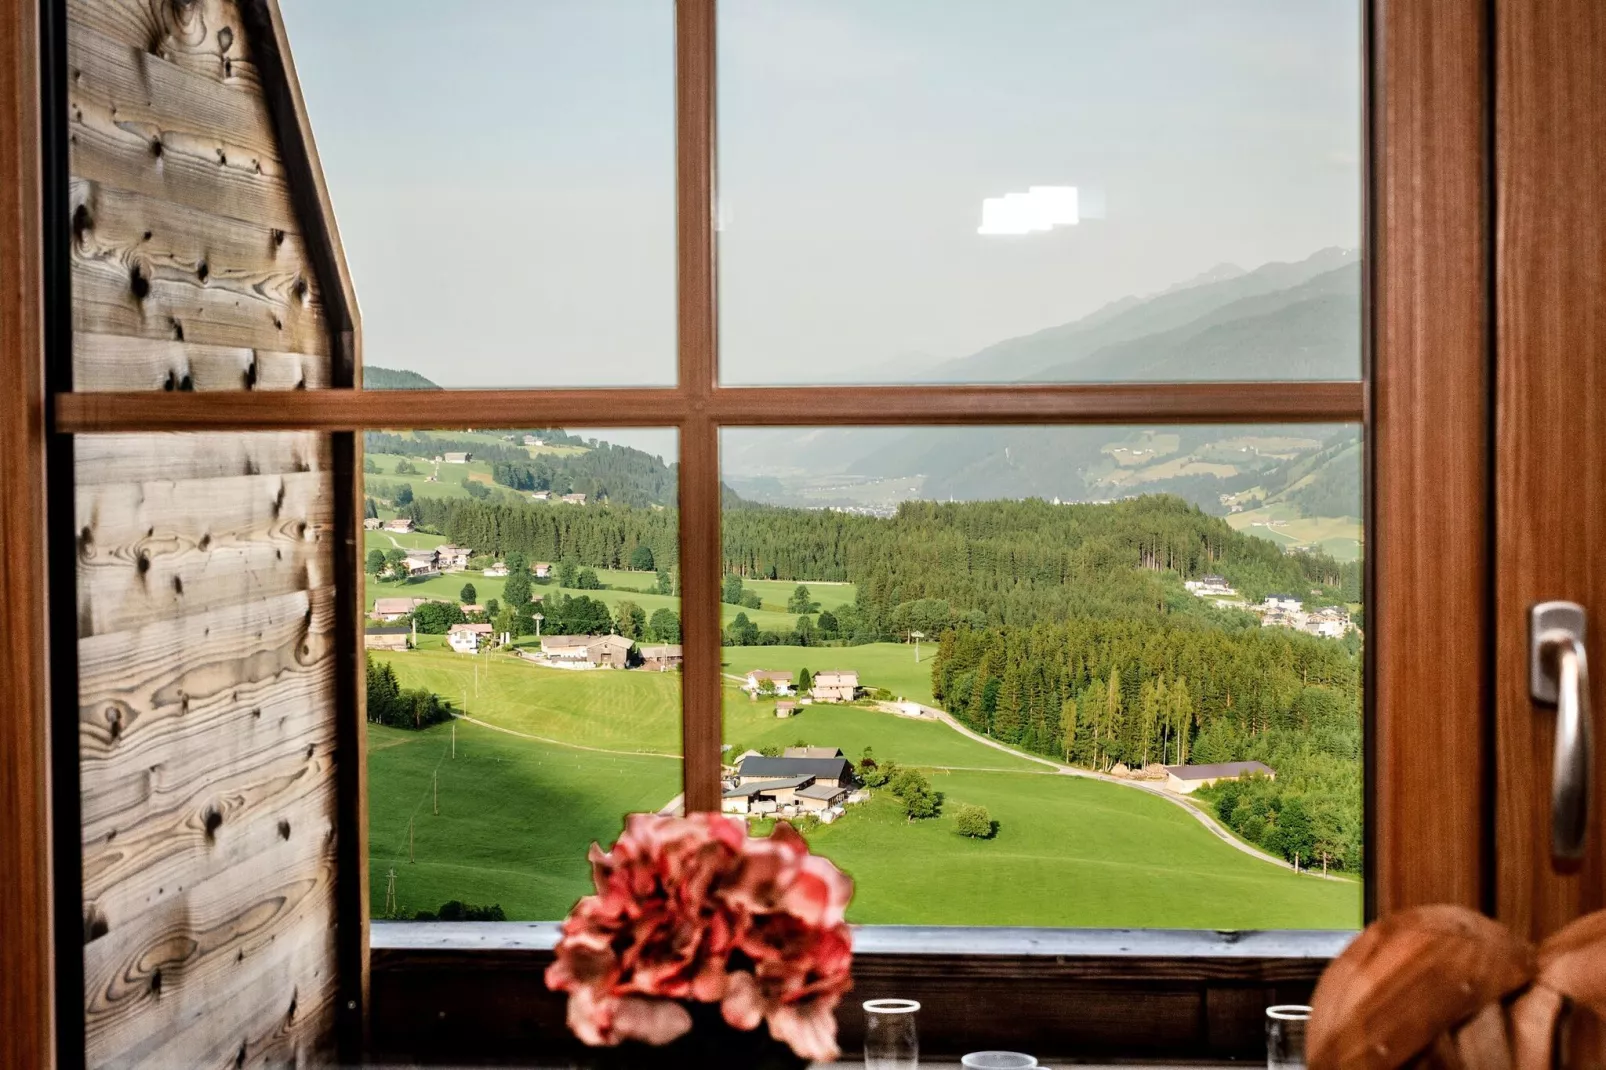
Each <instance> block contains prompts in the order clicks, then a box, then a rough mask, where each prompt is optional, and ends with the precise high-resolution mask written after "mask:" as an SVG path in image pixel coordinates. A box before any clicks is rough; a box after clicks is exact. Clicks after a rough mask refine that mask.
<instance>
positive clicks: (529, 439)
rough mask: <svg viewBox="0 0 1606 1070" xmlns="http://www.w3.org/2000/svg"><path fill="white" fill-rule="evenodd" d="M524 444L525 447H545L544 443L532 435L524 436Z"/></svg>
mask: <svg viewBox="0 0 1606 1070" xmlns="http://www.w3.org/2000/svg"><path fill="white" fill-rule="evenodd" d="M524 444H525V445H526V446H544V445H546V443H544V442H542V441H541V440H540V439H538V438H536V437H535V436H534V435H525V436H524Z"/></svg>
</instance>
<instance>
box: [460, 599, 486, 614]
mask: <svg viewBox="0 0 1606 1070" xmlns="http://www.w3.org/2000/svg"><path fill="white" fill-rule="evenodd" d="M462 609H463V616H465V617H472V616H473V615H474V614H476V613H478V614H480V615H481V616H483V615H484V614H485V607H484V606H482V605H478V604H476V603H474V602H464V603H463V606H462Z"/></svg>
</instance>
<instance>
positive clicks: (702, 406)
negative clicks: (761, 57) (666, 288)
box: [675, 0, 720, 813]
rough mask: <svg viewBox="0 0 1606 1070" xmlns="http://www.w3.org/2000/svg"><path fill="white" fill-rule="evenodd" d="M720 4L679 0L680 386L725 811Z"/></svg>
mask: <svg viewBox="0 0 1606 1070" xmlns="http://www.w3.org/2000/svg"><path fill="white" fill-rule="evenodd" d="M714 14H715V9H714V0H679V2H678V3H676V5H675V190H676V237H677V240H676V248H675V257H676V277H677V301H678V312H677V315H678V319H677V327H678V330H677V345H678V351H679V362H680V387H679V388H680V391H681V393H682V394H683V395H684V396H685V401H686V407H685V413H684V416H683V419H682V421H681V425H680V603H681V618H682V625H681V633H682V634H681V642H682V643H683V644H684V650H685V660H684V668H683V672H684V674H685V675H684V677H683V678H682V682H681V751H682V753H683V754H684V756H685V758H684V762H683V765H682V775H683V776H684V784H685V792H686V794H685V807H686V812H687V813H690V812H692V811H694V810H717V809H719V740H720V675H719V669H720V645H719V641H720V628H719V561H720V549H719V437H718V436H719V428H718V427H717V426H716V424H715V423H714V421H713V420H712V419H711V418H710V417H709V416H708V414H707V405H706V403H707V399H708V397H709V395H710V393H711V392H712V391H713V389H714V383H715V380H716V378H717V377H718V374H719V361H718V341H717V338H716V336H715V322H716V321H715V300H716V295H715V288H714V287H715V283H714V241H715V236H714Z"/></svg>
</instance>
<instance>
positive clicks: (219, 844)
mask: <svg viewBox="0 0 1606 1070" xmlns="http://www.w3.org/2000/svg"><path fill="white" fill-rule="evenodd" d="M333 744H334V731H333V726H330V727H329V728H328V729H327V730H326V731H325V732H324V733H323V735H322V737H321V738H320V737H309V739H308V740H307V741H306V742H305V743H303V741H301V740H295V739H285V740H281V741H280V745H279V746H278V747H277V751H278V753H274V751H273V749H269V750H267V751H265V752H264V753H263V754H261V755H240V756H238V758H237V763H236V764H237V768H236V767H235V766H233V765H231V767H230V772H229V775H228V776H227V777H226V778H224V779H222V780H219V781H217V782H215V783H214V782H211V781H209V780H208V779H207V777H206V776H205V775H203V776H202V777H201V778H200V779H199V780H198V781H196V782H192V783H191V784H187V785H181V786H179V787H177V788H175V789H173V790H172V791H170V792H168V791H166V790H165V789H163V788H157V789H153V797H152V798H151V799H150V800H149V801H148V803H147V805H146V806H145V807H143V808H142V811H141V812H140V813H139V814H138V815H137V816H135V817H134V818H133V819H132V820H130V821H128V822H127V823H126V824H124V825H123V827H122V829H121V830H113V831H115V832H116V835H115V836H113V837H108V836H100V837H93V838H90V837H91V836H92V832H93V830H91V829H89V828H87V827H86V828H85V830H84V831H85V834H86V842H85V855H86V857H85V863H84V937H85V940H86V942H93V941H95V940H98V939H100V938H101V937H102V936H103V935H104V934H105V933H106V932H109V931H113V930H117V929H120V928H122V927H123V926H124V925H128V924H133V925H135V926H136V927H143V926H145V925H146V924H147V916H148V915H149V913H150V912H151V911H152V910H157V909H160V908H161V906H162V904H163V902H164V901H165V900H167V899H169V898H171V897H172V896H175V895H181V894H182V893H183V891H184V889H185V888H187V887H190V886H192V885H194V884H196V883H198V882H200V881H204V880H207V879H209V878H210V877H212V876H213V875H216V874H221V873H225V872H228V871H230V870H233V869H236V868H239V867H246V866H251V865H254V864H255V862H254V860H255V859H256V857H257V856H258V855H260V854H261V853H263V852H265V851H271V850H273V849H274V848H275V847H276V846H277V845H278V844H279V843H280V842H281V841H282V840H284V839H288V838H291V837H294V836H307V837H311V838H314V839H318V840H322V841H331V842H332V840H333V835H332V834H333V830H334V814H335V784H334V777H333V775H332V769H333V758H332V753H333ZM309 748H310V749H312V750H313V753H312V754H311V755H308V754H307V753H306V752H307V750H308V749H309ZM253 763H254V764H253ZM214 772H215V771H214Z"/></svg>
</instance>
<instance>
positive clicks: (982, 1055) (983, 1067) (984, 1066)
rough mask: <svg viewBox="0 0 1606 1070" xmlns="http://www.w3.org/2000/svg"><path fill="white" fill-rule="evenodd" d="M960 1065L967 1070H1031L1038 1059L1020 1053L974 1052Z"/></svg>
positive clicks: (960, 1061) (960, 1062)
mask: <svg viewBox="0 0 1606 1070" xmlns="http://www.w3.org/2000/svg"><path fill="white" fill-rule="evenodd" d="M959 1065H960V1066H963V1067H964V1068H965V1070H1031V1068H1032V1067H1034V1066H1036V1065H1037V1059H1036V1058H1035V1057H1034V1056H1031V1055H1025V1054H1023V1053H1021V1052H1018V1051H973V1052H971V1053H970V1054H969V1055H967V1056H965V1057H964V1058H963V1059H960V1060H959Z"/></svg>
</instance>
